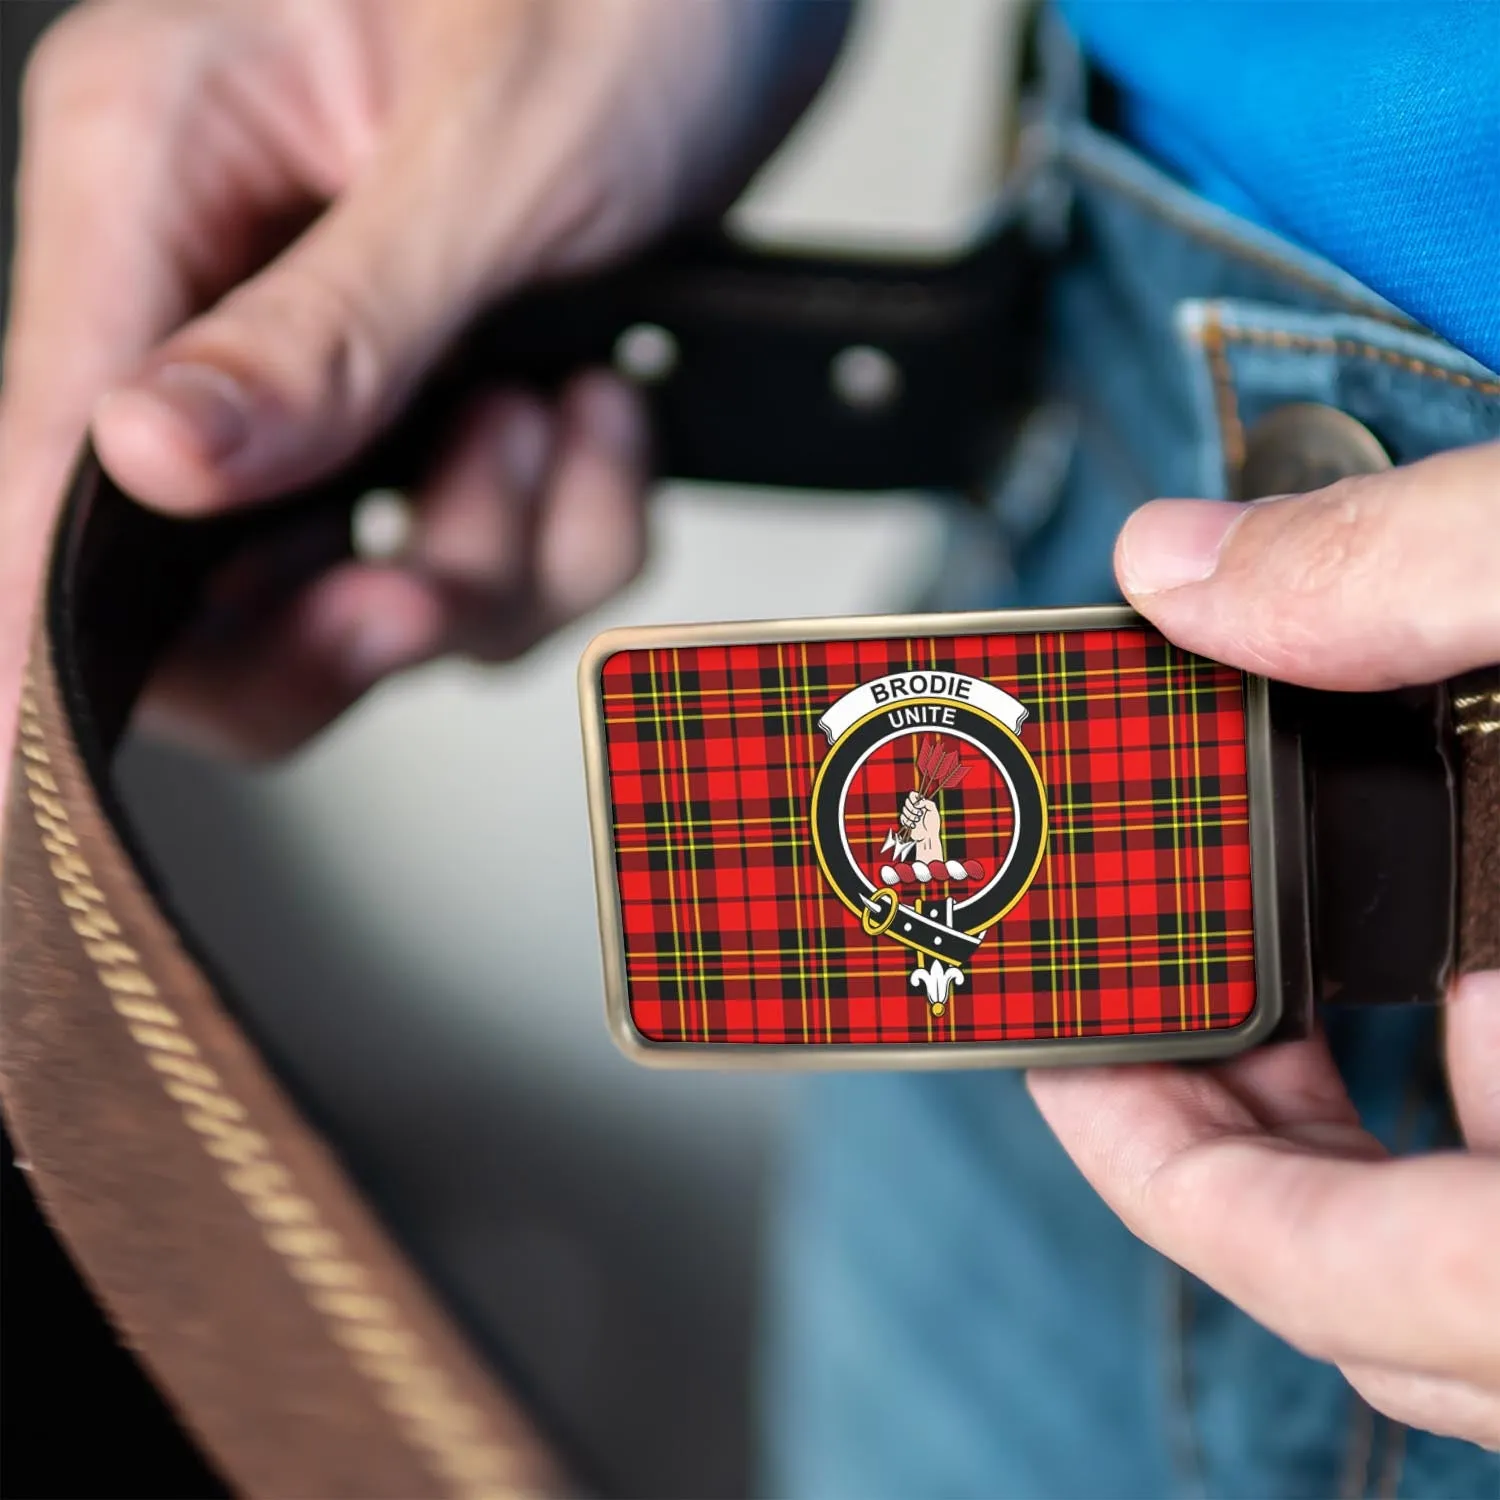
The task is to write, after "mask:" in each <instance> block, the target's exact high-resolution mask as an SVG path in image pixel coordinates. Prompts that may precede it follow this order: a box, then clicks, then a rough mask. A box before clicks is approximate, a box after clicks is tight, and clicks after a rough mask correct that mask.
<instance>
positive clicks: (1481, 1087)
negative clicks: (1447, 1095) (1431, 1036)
mask: <svg viewBox="0 0 1500 1500" xmlns="http://www.w3.org/2000/svg"><path fill="white" fill-rule="evenodd" d="M1443 1019H1444V1026H1445V1029H1446V1033H1447V1034H1446V1038H1445V1042H1446V1048H1447V1057H1448V1084H1449V1087H1450V1088H1451V1089H1452V1091H1453V1106H1454V1111H1455V1113H1456V1114H1457V1116H1458V1123H1459V1126H1460V1128H1461V1129H1462V1130H1463V1134H1464V1139H1465V1141H1467V1142H1468V1144H1469V1146H1470V1147H1471V1148H1472V1149H1473V1150H1475V1151H1488V1152H1491V1153H1494V1154H1496V1155H1497V1156H1500V971H1497V970H1490V971H1489V972H1487V973H1482V974H1466V975H1465V976H1464V977H1463V978H1462V979H1460V980H1459V981H1458V983H1457V984H1456V985H1455V986H1454V989H1453V993H1452V995H1451V996H1450V997H1449V1000H1448V1005H1447V1007H1446V1010H1445V1013H1444V1018H1443Z"/></svg>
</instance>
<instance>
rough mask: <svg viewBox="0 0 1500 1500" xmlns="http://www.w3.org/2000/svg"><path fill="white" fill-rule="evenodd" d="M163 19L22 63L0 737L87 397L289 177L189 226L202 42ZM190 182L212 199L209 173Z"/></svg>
mask: <svg viewBox="0 0 1500 1500" xmlns="http://www.w3.org/2000/svg"><path fill="white" fill-rule="evenodd" d="M168 12H169V8H168V7H161V8H154V7H140V6H136V7H130V8H128V9H127V8H125V7H120V6H105V7H95V6H86V7H80V8H79V9H77V10H76V11H74V12H72V13H70V14H69V15H68V16H66V17H65V18H64V19H63V20H62V21H61V22H59V23H57V24H56V25H54V26H53V27H52V28H51V29H50V30H49V31H48V32H47V33H46V35H45V36H44V37H43V39H42V42H41V43H40V45H39V46H38V48H37V50H36V51H35V53H34V54H33V56H32V59H31V61H30V64H29V66H28V69H27V74H26V80H25V87H24V91H23V101H22V115H23V130H22V134H21V143H20V145H21V150H20V162H19V167H18V175H17V184H16V207H17V219H16V232H17V237H16V246H15V254H14V257H13V261H12V266H11V288H10V290H11V296H10V320H9V325H8V328H7V330H6V343H5V355H4V368H5V378H4V385H3V390H0V495H3V497H4V503H3V504H0V740H8V737H9V726H10V722H11V719H10V716H11V714H12V713H13V711H14V706H15V691H14V689H15V683H16V682H17V680H18V679H19V676H20V672H21V658H22V656H23V654H24V652H25V649H26V645H27V636H28V630H27V621H28V619H29V616H30V612H31V604H32V599H33V597H34V591H35V588H36V584H37V580H38V577H39V574H40V570H41V565H42V557H43V552H44V549H45V544H46V537H47V534H48V531H49V528H50V526H51V521H52V517H53V515H54V513H55V509H56V506H57V503H58V501H59V499H60V497H61V494H62V491H63V488H64V485H65V482H66V479H67V476H68V474H69V472H70V470H71V468H72V466H73V464H74V463H75V462H76V458H77V451H78V446H79V443H80V441H81V440H82V437H83V434H84V431H85V429H86V427H87V424H88V418H89V413H90V411H91V410H92V407H93V404H94V402H95V400H96V399H97V397H98V395H99V393H100V392H101V391H102V390H103V389H104V388H105V387H106V386H107V385H108V384H109V383H110V382H112V381H114V380H116V379H118V378H120V377H121V376H122V375H123V374H125V373H126V372H128V371H129V370H131V369H133V368H135V367H136V365H137V364H138V363H139V361H140V359H141V358H142V356H143V354H144V352H145V351H146V350H147V349H149V348H150V347H151V345H152V344H154V343H155V342H156V340H157V339H159V338H160V337H161V336H162V335H163V334H165V333H166V332H167V331H168V330H170V329H171V328H172V327H175V326H176V325H177V324H178V323H179V322H180V321H181V320H182V319H183V318H184V317H185V316H187V314H188V313H189V312H190V311H191V309H192V306H193V301H194V298H195V297H196V296H198V295H200V294H201V293H203V292H204V291H208V292H210V293H211V292H212V291H213V290H215V289H216V288H217V287H219V286H222V285H224V284H226V283H227V282H228V281H229V280H232V279H233V277H235V276H236V275H238V274H240V273H241V272H242V270H243V269H244V267H245V265H246V264H247V263H248V259H249V258H250V257H252V256H254V255H255V254H257V253H258V246H257V242H256V238H255V235H254V234H253V233H251V232H250V229H251V227H252V226H255V225H258V224H260V223H262V221H263V220H264V221H269V220H271V219H275V218H277V217H278V216H279V215H281V214H284V213H286V212H289V211H291V208H292V206H293V203H294V200H295V199H296V197H297V191H296V185H295V184H287V183H282V184H281V186H280V187H279V188H277V187H273V186H272V185H271V184H270V183H269V182H268V181H267V180H266V179H265V178H264V174H262V175H261V177H259V178H257V177H256V175H255V174H254V173H251V172H243V173H242V174H241V176H240V182H241V186H242V187H243V188H244V196H243V201H242V202H240V203H239V204H238V206H239V207H240V208H242V209H243V221H242V222H236V223H230V222H228V219H227V216H226V215H224V214H221V215H220V223H219V228H220V229H221V230H222V232H221V233H217V234H214V235H199V234H194V233H192V232H191V225H192V223H193V220H194V212H195V207H196V206H197V205H196V204H195V195H194V193H193V191H192V186H191V184H190V183H189V182H188V181H185V180H184V173H183V172H182V171H181V170H179V168H180V165H181V163H180V161H179V159H178V153H179V151H180V150H181V149H182V147H183V141H184V134H185V133H184V132H183V131H182V130H181V129H179V128H178V124H179V121H180V118H181V116H182V115H183V114H184V113H186V112H188V111H189V109H190V106H191V107H194V108H195V107H196V104H195V100H196V101H197V103H201V102H202V100H201V99H199V98H198V97H197V95H196V94H195V90H196V88H197V87H198V85H199V84H200V83H201V77H202V72H201V69H202V65H203V61H204V59H203V58H202V57H201V56H200V54H201V53H202V52H203V48H202V47H201V46H200V42H201V40H202V38H201V36H200V34H199V29H198V28H195V27H192V26H189V25H186V24H184V22H183V17H182V16H181V15H180V14H177V13H175V12H173V13H171V14H169V13H168ZM205 135H206V133H205V131H204V130H203V129H201V128H200V129H198V130H197V131H195V132H194V133H193V138H192V140H191V142H190V144H191V146H192V148H193V149H194V150H195V151H197V152H198V154H199V156H200V158H203V157H206V156H211V155H212V151H213V141H212V139H205ZM207 135H209V136H211V135H212V132H207ZM200 164H201V162H200ZM239 165H240V166H241V167H244V166H245V165H246V163H245V161H244V153H243V152H242V153H241V160H240V162H239ZM199 177H200V179H201V180H202V181H204V182H209V183H211V184H212V185H213V186H212V191H213V192H214V193H215V194H222V184H221V183H219V182H218V180H217V178H215V176H214V174H213V173H212V172H200V173H199ZM252 180H254V181H256V182H258V183H259V186H258V187H252V186H251V185H250V183H251V181H252ZM3 780H4V770H3V768H0V783H3Z"/></svg>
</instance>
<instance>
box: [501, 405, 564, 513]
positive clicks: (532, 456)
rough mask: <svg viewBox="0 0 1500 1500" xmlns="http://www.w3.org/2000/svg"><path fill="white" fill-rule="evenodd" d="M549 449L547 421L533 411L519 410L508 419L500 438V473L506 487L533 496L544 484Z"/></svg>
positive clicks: (527, 407)
mask: <svg viewBox="0 0 1500 1500" xmlns="http://www.w3.org/2000/svg"><path fill="white" fill-rule="evenodd" d="M550 447H551V430H550V426H549V424H548V421H547V418H546V417H545V416H544V415H543V414H542V413H541V412H540V411H537V410H536V409H535V408H533V407H530V406H521V407H517V409H516V410H515V411H514V412H512V413H511V414H510V415H509V416H508V417H507V418H506V419H505V422H504V424H503V425H502V426H501V428H500V432H499V437H498V456H499V461H500V473H501V476H502V479H503V480H504V483H505V484H506V486H507V487H508V488H510V489H512V490H513V491H515V492H516V493H517V494H520V495H529V494H531V493H532V491H534V490H535V489H536V488H537V487H538V486H539V485H540V484H541V482H542V476H543V475H544V474H545V472H546V469H547V458H548V449H549V448H550Z"/></svg>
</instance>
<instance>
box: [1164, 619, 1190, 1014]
mask: <svg viewBox="0 0 1500 1500" xmlns="http://www.w3.org/2000/svg"><path fill="white" fill-rule="evenodd" d="M1165 659H1166V661H1167V663H1168V665H1171V664H1172V661H1173V651H1172V648H1171V646H1168V647H1167V650H1166V657H1165ZM1162 681H1163V683H1164V685H1165V688H1166V696H1167V712H1166V716H1165V717H1166V721H1167V773H1168V786H1169V788H1170V790H1169V791H1168V794H1167V806H1168V808H1169V809H1170V810H1171V815H1172V817H1171V823H1170V825H1169V827H1170V830H1171V834H1172V895H1173V897H1174V899H1175V900H1176V903H1177V904H1176V906H1175V908H1174V915H1175V916H1176V918H1177V932H1178V941H1179V942H1180V941H1181V938H1182V934H1183V931H1184V922H1183V917H1184V913H1183V909H1182V893H1183V886H1182V848H1181V844H1182V809H1183V806H1184V799H1183V797H1182V794H1181V790H1180V788H1179V786H1178V782H1177V733H1176V724H1177V699H1176V695H1175V690H1176V687H1177V683H1178V675H1177V673H1176V672H1166V673H1164V674H1163V677H1162ZM1176 957H1177V958H1178V961H1179V962H1181V960H1182V954H1181V952H1180V950H1179V952H1178V954H1177V955H1176ZM1187 1018H1188V996H1187V986H1186V985H1185V984H1181V985H1179V986H1178V989H1177V1024H1178V1026H1179V1027H1180V1028H1181V1029H1182V1030H1184V1031H1186V1030H1187Z"/></svg>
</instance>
